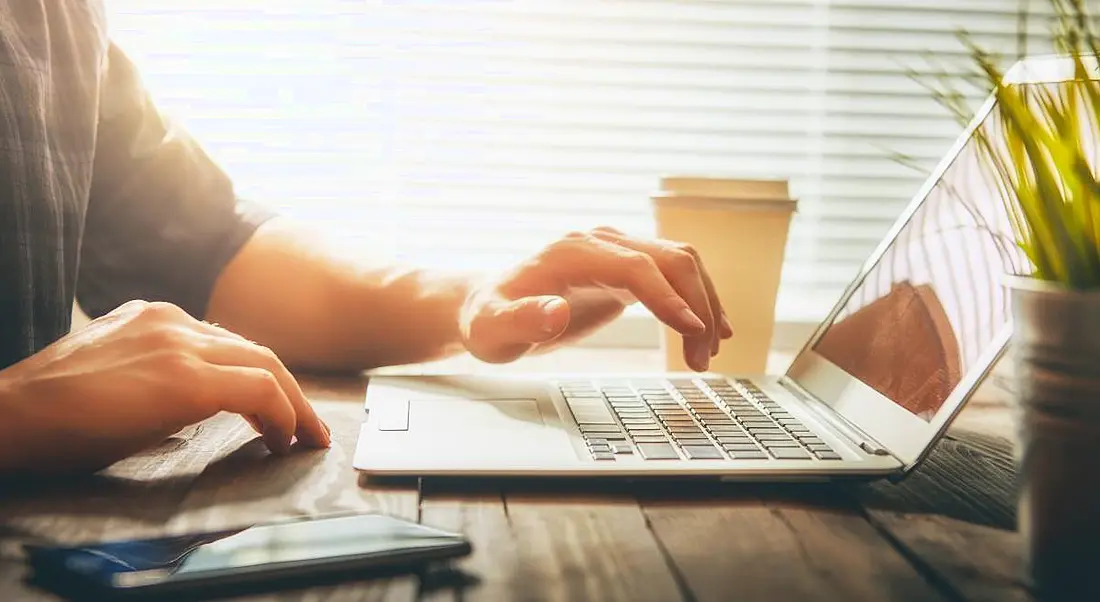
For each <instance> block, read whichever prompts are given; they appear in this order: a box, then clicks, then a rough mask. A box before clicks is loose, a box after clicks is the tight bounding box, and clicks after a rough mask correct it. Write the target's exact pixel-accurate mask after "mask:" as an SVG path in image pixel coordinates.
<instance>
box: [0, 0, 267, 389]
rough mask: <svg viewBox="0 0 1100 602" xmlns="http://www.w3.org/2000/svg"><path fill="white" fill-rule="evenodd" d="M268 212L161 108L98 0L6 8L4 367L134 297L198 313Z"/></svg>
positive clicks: (0, 229) (2, 81) (1, 23)
mask: <svg viewBox="0 0 1100 602" xmlns="http://www.w3.org/2000/svg"><path fill="white" fill-rule="evenodd" d="M268 217H270V216H269V214H267V213H266V212H263V211H261V210H259V209H257V208H256V207H255V206H253V205H250V204H247V203H244V202H241V201H240V200H239V199H237V197H236V195H235V194H234V191H233V186H232V184H231V183H230V181H229V178H227V177H226V175H225V174H224V173H223V172H222V171H221V170H220V169H219V168H218V167H217V166H216V165H215V164H214V163H213V162H212V161H211V159H210V158H209V157H208V156H207V155H206V154H205V153H204V152H203V151H202V149H201V148H200V147H199V146H198V145H197V144H196V143H195V141H194V140H192V139H191V138H190V137H188V135H187V134H186V133H185V132H183V131H181V130H180V129H179V128H178V127H175V126H173V125H172V124H170V123H169V122H168V121H167V120H166V119H165V118H164V117H163V116H162V115H161V114H160V113H158V111H157V109H156V107H154V105H153V103H152V101H151V99H150V97H149V95H148V94H147V92H146V91H145V90H144V89H143V87H142V85H141V82H140V79H139V76H138V74H137V72H136V70H135V68H134V65H133V64H132V63H131V62H130V61H129V60H128V59H127V57H126V56H125V55H124V54H123V53H122V52H121V51H120V50H119V49H118V48H117V47H115V46H114V45H113V44H112V43H111V42H110V40H109V39H108V36H107V30H106V23H105V18H104V9H103V5H102V2H100V1H98V0H5V1H4V2H0V369H2V368H4V367H6V366H8V365H10V364H13V363H15V362H18V361H19V360H21V359H23V358H25V357H27V356H29V355H31V354H34V353H35V352H37V351H38V350H40V349H41V348H42V347H44V346H46V345H48V344H50V343H51V342H53V341H55V340H57V339H58V338H60V337H61V336H64V335H65V334H66V333H67V332H68V330H69V326H70V316H71V314H72V306H73V299H74V297H75V298H77V299H79V301H80V304H81V306H82V308H83V309H84V310H85V311H87V312H88V313H89V314H90V315H92V316H96V315H101V314H104V313H106V312H108V311H110V310H111V309H113V308H114V307H116V306H118V305H119V304H121V303H123V302H125V301H128V300H130V299H138V298H140V299H146V300H163V301H171V302H174V303H176V304H178V305H180V306H181V307H183V308H184V309H185V310H187V312H189V313H190V314H192V315H194V316H196V317H201V316H202V315H203V314H204V312H205V311H206V304H207V301H208V299H209V296H210V293H211V289H212V287H213V285H214V281H215V279H216V278H217V276H218V274H219V273H220V272H221V270H222V269H223V268H224V266H225V264H226V263H227V262H228V261H229V260H230V259H231V258H232V257H233V256H234V255H235V254H236V253H237V251H238V250H239V249H240V247H241V246H242V245H243V244H244V243H245V242H246V241H247V240H248V238H249V237H250V236H251V235H252V233H253V232H254V230H255V228H256V227H257V226H258V225H259V224H260V223H261V222H263V221H264V220H265V219H267V218H268Z"/></svg>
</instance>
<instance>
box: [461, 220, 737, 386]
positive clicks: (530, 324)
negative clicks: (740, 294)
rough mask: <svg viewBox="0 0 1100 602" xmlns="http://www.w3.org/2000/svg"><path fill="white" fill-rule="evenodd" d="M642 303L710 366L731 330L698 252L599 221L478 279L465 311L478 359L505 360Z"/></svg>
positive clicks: (688, 354) (468, 339)
mask: <svg viewBox="0 0 1100 602" xmlns="http://www.w3.org/2000/svg"><path fill="white" fill-rule="evenodd" d="M635 301H640V302H641V303H642V304H644V305H645V306H646V307H647V308H649V310H650V311H652V312H653V314H654V315H655V316H657V318H659V319H660V320H661V321H663V322H664V323H666V324H668V325H669V326H671V327H672V328H674V329H676V330H677V331H678V332H680V333H681V334H682V335H683V336H684V358H685V360H686V361H687V364H688V365H689V366H690V367H692V368H693V369H695V370H699V371H704V370H707V369H708V367H709V365H710V358H711V357H713V356H714V355H715V354H716V353H717V352H718V345H719V343H720V341H721V340H722V339H727V338H729V337H730V336H732V335H733V330H732V329H731V328H730V323H729V320H728V319H727V318H726V316H725V313H724V312H723V311H722V305H721V303H719V301H718V296H717V294H716V293H715V292H714V285H713V284H712V283H711V280H710V277H709V276H708V275H707V272H706V269H705V268H704V267H703V264H702V263H701V262H700V261H699V256H698V254H697V253H696V252H695V251H694V250H693V249H692V248H691V247H690V246H687V245H684V244H680V243H675V242H670V241H663V240H642V239H638V238H634V237H631V236H628V235H626V234H623V233H622V232H619V231H618V230H614V229H612V228H597V229H595V230H593V231H591V232H585V233H574V234H569V235H567V236H565V237H564V238H562V239H560V240H558V241H557V242H555V243H553V244H551V245H549V246H548V247H546V248H545V249H543V250H542V251H541V252H539V253H537V254H536V255H535V256H534V257H531V258H530V259H528V260H527V261H525V262H523V263H521V264H520V265H519V266H518V267H516V268H515V269H514V270H512V271H511V272H509V273H507V274H505V275H504V276H503V277H502V278H500V279H499V280H495V281H491V282H486V283H484V284H482V285H481V286H478V287H475V288H474V289H473V291H472V292H471V294H470V295H469V297H468V298H467V300H466V303H465V305H464V307H463V309H462V313H461V316H460V327H461V331H462V338H463V343H464V344H465V346H466V348H467V349H468V350H469V351H470V353H472V354H473V355H474V356H475V357H477V358H479V359H481V360H483V361H486V362H492V363H501V362H509V361H512V360H515V359H517V358H519V357H521V356H523V355H524V354H527V353H529V352H532V351H534V350H541V349H543V348H546V347H548V346H552V345H557V344H561V343H565V342H569V341H574V340H576V339H579V338H581V337H584V336H586V335H588V334H591V333H592V332H593V331H594V330H596V329H598V328H599V327H601V326H604V325H606V324H607V323H608V322H611V321H612V320H614V319H615V318H616V317H618V316H619V315H620V314H621V313H622V312H623V309H624V308H625V307H626V306H627V305H629V304H631V303H633V302H635Z"/></svg>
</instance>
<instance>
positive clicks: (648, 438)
mask: <svg viewBox="0 0 1100 602" xmlns="http://www.w3.org/2000/svg"><path fill="white" fill-rule="evenodd" d="M633 439H634V442H635V443H668V437H666V436H664V435H663V434H657V435H635V436H634V437H633Z"/></svg>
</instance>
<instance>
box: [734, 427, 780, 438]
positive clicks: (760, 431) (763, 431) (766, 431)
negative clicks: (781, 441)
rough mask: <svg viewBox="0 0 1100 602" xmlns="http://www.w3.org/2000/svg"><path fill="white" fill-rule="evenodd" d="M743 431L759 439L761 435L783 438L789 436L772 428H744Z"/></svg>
mask: <svg viewBox="0 0 1100 602" xmlns="http://www.w3.org/2000/svg"><path fill="white" fill-rule="evenodd" d="M745 430H747V431H748V432H750V433H752V435H753V436H754V437H760V436H763V435H783V437H784V438H787V437H790V435H788V434H787V433H785V432H783V429H779V428H774V427H760V426H750V427H746V428H745Z"/></svg>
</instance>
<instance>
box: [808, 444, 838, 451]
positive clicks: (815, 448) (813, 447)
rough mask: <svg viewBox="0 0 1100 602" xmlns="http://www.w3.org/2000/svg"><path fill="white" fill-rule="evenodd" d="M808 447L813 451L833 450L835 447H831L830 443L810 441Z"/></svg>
mask: <svg viewBox="0 0 1100 602" xmlns="http://www.w3.org/2000/svg"><path fill="white" fill-rule="evenodd" d="M806 447H808V448H810V451H812V452H831V451H833V448H831V447H829V446H828V445H825V444H824V443H810V444H808V445H806Z"/></svg>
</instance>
